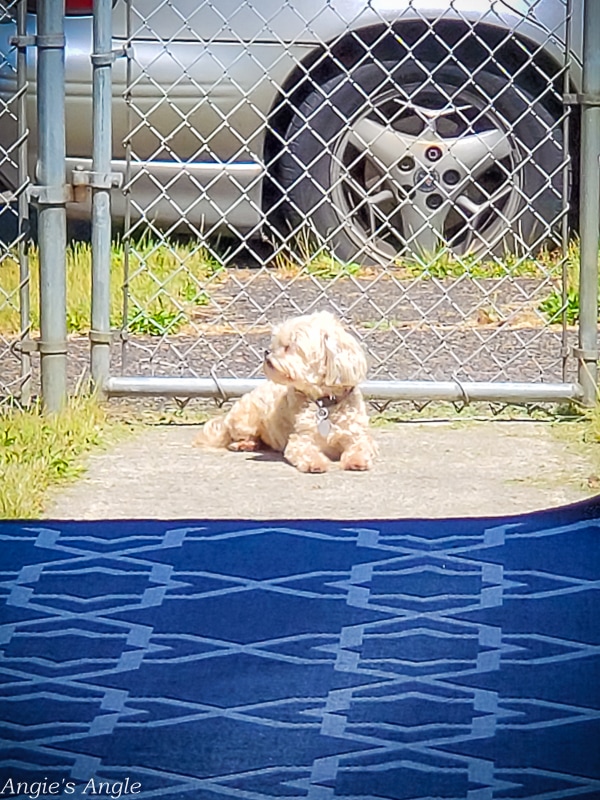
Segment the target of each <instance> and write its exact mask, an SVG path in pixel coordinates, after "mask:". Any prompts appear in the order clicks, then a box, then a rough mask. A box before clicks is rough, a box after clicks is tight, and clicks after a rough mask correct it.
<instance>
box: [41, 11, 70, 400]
mask: <svg viewBox="0 0 600 800" xmlns="http://www.w3.org/2000/svg"><path fill="white" fill-rule="evenodd" d="M63 7H64V2H63V0H45V2H43V3H39V4H38V31H37V37H36V44H37V48H38V66H37V87H38V98H37V114H38V130H39V161H38V177H39V181H38V184H39V185H37V186H35V187H33V192H32V194H33V197H34V199H35V201H36V202H37V204H38V206H39V213H38V242H39V249H40V333H41V337H40V341H39V345H38V346H39V352H40V358H41V384H42V399H43V403H44V408H45V410H46V411H51V412H54V411H59V410H60V409H61V408H62V407H63V406H64V404H65V402H66V397H67V323H66V316H67V314H66V275H65V273H66V244H67V234H66V211H65V202H66V199H67V187H66V185H65V149H66V148H65V115H64V108H65V60H64V51H65V37H64V17H63Z"/></svg>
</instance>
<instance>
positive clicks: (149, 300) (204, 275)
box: [0, 239, 222, 335]
mask: <svg viewBox="0 0 600 800" xmlns="http://www.w3.org/2000/svg"><path fill="white" fill-rule="evenodd" d="M29 261H30V275H31V279H30V296H31V325H32V328H33V330H34V331H37V330H39V302H38V298H39V280H38V275H39V253H38V251H37V249H36V248H33V247H32V248H31V250H30V253H29ZM110 271H111V281H110V284H111V292H110V324H111V327H112V328H120V327H121V325H122V322H123V287H124V284H125V280H126V276H125V247H124V245H123V243H122V242H115V243H114V244H113V247H112V251H111V264H110ZM66 272H67V329H68V331H69V332H70V333H86V332H87V331H89V329H90V298H91V291H92V289H91V280H92V279H91V275H92V253H91V246H90V245H89V244H88V243H74V244H72V245H70V246H69V247H68V249H67V258H66ZM221 272H222V267H221V265H220V264H219V262H218V261H217V260H216V259H215V258H214V257H213V256H212V255H211V254H210V253H209V252H208V251H207V250H206V249H205V248H202V247H198V245H194V244H180V243H174V242H168V241H166V242H160V243H157V242H153V241H150V240H149V239H146V240H143V241H142V242H138V243H136V244H135V245H132V247H131V250H130V259H129V276H128V280H127V284H128V292H129V301H128V312H127V326H128V329H129V330H130V331H131V332H133V333H149V334H160V333H164V332H165V331H168V332H171V333H175V332H177V331H178V330H180V329H181V328H182V327H183V326H184V325H185V324H186V323H187V322H188V321H189V319H190V317H191V316H192V315H193V312H194V308H195V307H197V306H203V305H206V304H207V303H208V302H209V293H210V287H211V284H212V283H213V282H215V281H218V280H219V276H220V273H221ZM18 291H19V265H18V262H17V259H16V257H15V256H13V255H8V256H6V257H5V258H4V259H3V260H2V262H1V263H0V331H1V332H2V333H4V334H5V335H10V334H16V333H18V331H19V314H18V311H17V308H18Z"/></svg>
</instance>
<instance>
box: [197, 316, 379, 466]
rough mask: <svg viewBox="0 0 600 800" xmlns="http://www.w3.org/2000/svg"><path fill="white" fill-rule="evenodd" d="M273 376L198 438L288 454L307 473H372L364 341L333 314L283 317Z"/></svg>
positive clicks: (272, 356) (269, 371) (271, 359)
mask: <svg viewBox="0 0 600 800" xmlns="http://www.w3.org/2000/svg"><path fill="white" fill-rule="evenodd" d="M264 371H265V375H266V376H267V378H268V380H267V381H266V382H265V383H264V384H261V385H260V386H259V387H258V388H256V389H254V390H253V391H252V392H249V393H248V394H246V395H243V396H242V397H241V398H240V399H239V400H238V401H237V402H236V403H235V404H234V406H233V407H232V409H231V411H229V412H228V413H227V414H226V415H225V416H223V417H216V418H214V419H211V420H209V421H208V422H207V423H206V424H205V426H204V428H203V430H202V432H201V433H200V436H199V438H198V443H200V444H202V443H203V444H206V445H208V446H211V447H227V448H228V449H229V450H244V451H252V450H260V449H262V448H264V447H265V446H266V447H268V448H271V449H272V450H277V451H280V452H282V453H283V455H284V457H285V459H286V460H287V461H289V462H290V464H293V466H295V467H296V468H297V469H299V470H300V471H301V472H325V470H327V468H328V467H329V465H330V462H331V461H332V460H338V459H339V461H340V464H341V466H342V468H343V469H350V470H366V469H369V468H370V467H371V465H372V463H373V457H374V455H375V445H374V443H373V440H372V439H371V436H370V434H369V430H368V424H369V420H368V416H367V412H366V408H365V403H364V400H363V397H362V394H361V392H360V389H358V384H359V383H360V382H361V381H362V380H364V378H365V377H366V374H367V361H366V358H365V355H364V352H363V350H362V348H361V346H360V344H359V343H358V341H357V340H356V339H355V338H354V337H353V336H351V335H350V334H349V333H348V332H347V331H346V330H345V329H344V328H343V327H342V325H341V324H340V322H339V321H338V320H337V319H336V318H335V317H334V316H333V315H332V314H330V313H328V312H326V311H322V312H318V313H316V314H309V315H304V316H300V317H295V318H293V319H290V320H288V321H287V322H284V323H283V324H282V325H280V326H279V327H278V328H276V330H275V331H274V333H273V339H272V342H271V349H270V350H269V351H267V352H266V353H265V359H264Z"/></svg>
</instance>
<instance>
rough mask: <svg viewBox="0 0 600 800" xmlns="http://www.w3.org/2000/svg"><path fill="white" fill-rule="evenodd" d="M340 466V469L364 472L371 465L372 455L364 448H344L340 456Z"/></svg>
mask: <svg viewBox="0 0 600 800" xmlns="http://www.w3.org/2000/svg"><path fill="white" fill-rule="evenodd" d="M340 466H341V467H342V469H348V470H353V471H355V472H364V471H365V470H367V469H371V467H372V466H373V457H372V455H371V453H368V452H365V451H364V450H345V451H344V452H343V453H342V455H341V458H340Z"/></svg>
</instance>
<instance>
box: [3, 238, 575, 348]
mask: <svg viewBox="0 0 600 800" xmlns="http://www.w3.org/2000/svg"><path fill="white" fill-rule="evenodd" d="M129 253H130V255H129V273H128V275H126V274H125V261H126V258H125V246H124V244H123V242H121V241H117V242H115V243H114V244H113V247H112V251H111V264H110V270H111V280H110V325H111V328H113V329H120V328H121V327H126V329H127V330H128V331H129V332H131V333H134V334H143V335H149V336H156V335H162V334H165V333H170V334H174V333H177V332H182V331H184V330H185V328H186V326H189V325H190V323H193V320H194V317H195V315H196V313H197V309H198V308H199V307H201V306H206V305H207V304H209V303H210V297H211V293H212V292H213V291H214V289H215V288H216V287H217V286H218V285H219V284H220V283H222V282H223V281H225V280H227V276H228V270H227V269H226V268H225V267H223V265H222V264H221V263H220V261H219V260H218V259H217V258H216V257H215V256H213V255H212V253H211V252H209V251H208V250H207V249H206V248H205V247H203V246H200V245H198V243H197V242H193V241H191V242H187V243H182V242H179V241H168V240H164V241H162V240H152V239H150V237H144V238H143V239H142V240H141V241H138V242H135V243H133V242H132V243H131V245H130V251H129ZM91 265H92V257H91V247H90V245H89V244H87V243H74V244H72V245H71V246H70V247H69V248H68V250H67V259H66V268H67V329H68V331H69V332H70V333H80V334H84V333H87V332H88V331H89V329H90V297H91ZM270 268H272V269H273V270H275V271H276V272H277V273H278V274H279V275H280V277H281V278H282V279H283V280H286V279H293V278H295V277H302V276H311V277H313V278H315V279H318V280H321V281H324V282H330V281H336V280H338V279H345V278H349V277H355V278H362V277H364V278H371V277H372V276H373V275H374V274H377V273H379V272H380V271H381V270H380V269H379V268H376V267H362V266H361V265H360V264H357V263H353V262H351V263H344V262H342V261H340V260H339V259H337V258H336V257H335V256H333V255H332V254H331V253H329V252H327V251H326V250H324V249H323V248H318V247H316V245H315V244H314V243H311V241H310V239H309V237H308V234H306V235H304V236H301V235H299V238H298V241H297V242H296V243H295V246H294V248H293V249H292V250H290V251H289V252H285V253H284V252H283V251H282V252H280V253H279V254H278V255H277V256H275V258H274V260H273V262H272V264H271V265H270ZM230 269H234V268H233V267H231V268H230ZM563 271H565V272H566V276H567V281H566V292H565V297H563V292H562V291H561V289H560V287H561V284H562V275H563ZM386 273H387V274H388V275H389V276H391V277H393V278H395V279H396V280H400V281H402V280H434V279H437V280H452V279H459V278H460V277H462V276H465V277H467V278H470V279H473V280H477V279H486V278H492V279H499V278H508V279H511V278H513V279H519V278H521V279H524V278H537V279H542V278H544V279H549V282H548V289H547V290H546V294H545V296H543V297H542V298H541V299H540V300H539V303H538V310H539V311H540V312H541V313H542V315H543V317H544V318H545V319H546V321H547V322H548V323H550V324H553V323H559V322H561V321H562V319H563V318H564V319H566V321H567V323H568V324H575V323H576V322H577V320H578V318H579V296H578V292H577V286H578V274H579V245H578V242H577V241H573V242H572V243H571V245H570V247H569V249H568V252H567V253H566V255H565V256H564V257H563V255H562V254H561V253H560V251H550V250H548V251H543V252H541V253H539V254H538V256H537V257H536V258H523V257H517V256H515V255H510V254H506V255H505V256H504V257H503V258H489V259H486V260H481V259H475V258H473V257H469V256H465V257H462V258H459V257H456V256H454V255H452V254H450V253H448V252H447V251H443V250H441V251H439V252H438V253H435V254H432V255H431V256H423V257H421V258H412V259H408V258H407V259H399V260H397V261H396V263H395V264H392V265H391V266H390V267H389V268H388V269H387V270H386ZM30 274H31V279H30V296H31V327H32V332H33V333H34V335H35V334H36V333H37V332H38V330H39V307H38V295H39V287H38V282H39V281H38V274H39V254H38V251H37V250H36V249H35V248H33V247H32V248H31V249H30ZM125 290H126V296H127V305H126V310H125V308H124V296H125ZM18 294H19V266H18V263H17V259H16V256H14V255H13V254H12V253H8V254H7V255H5V256H4V257H3V259H2V260H1V261H0V333H1V334H3V335H5V336H14V335H17V334H18V332H19V327H20V323H19V314H18V311H17V309H18V305H19V302H18V301H19V297H18ZM124 316H125V317H126V319H125V320H124V319H123V317H124Z"/></svg>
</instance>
